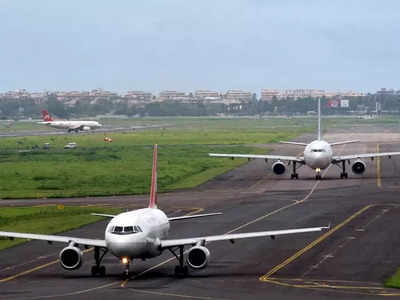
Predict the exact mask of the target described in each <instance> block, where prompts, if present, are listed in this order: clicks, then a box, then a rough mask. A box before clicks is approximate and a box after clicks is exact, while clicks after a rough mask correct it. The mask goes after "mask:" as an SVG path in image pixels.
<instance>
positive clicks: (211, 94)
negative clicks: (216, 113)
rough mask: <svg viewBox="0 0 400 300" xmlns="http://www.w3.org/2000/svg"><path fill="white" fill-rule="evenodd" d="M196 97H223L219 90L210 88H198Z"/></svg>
mask: <svg viewBox="0 0 400 300" xmlns="http://www.w3.org/2000/svg"><path fill="white" fill-rule="evenodd" d="M194 96H195V97H196V98H203V99H204V98H221V96H220V95H219V93H218V92H216V91H209V90H197V91H196V92H195V93H194Z"/></svg>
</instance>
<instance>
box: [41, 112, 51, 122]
mask: <svg viewBox="0 0 400 300" xmlns="http://www.w3.org/2000/svg"><path fill="white" fill-rule="evenodd" d="M42 116H43V121H45V122H50V121H53V118H52V117H51V116H50V115H49V112H48V111H47V110H46V109H43V110H42Z"/></svg>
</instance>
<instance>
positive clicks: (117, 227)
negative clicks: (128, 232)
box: [113, 226, 122, 233]
mask: <svg viewBox="0 0 400 300" xmlns="http://www.w3.org/2000/svg"><path fill="white" fill-rule="evenodd" d="M113 231H114V232H115V233H120V232H122V227H121V226H115V227H114V230H113Z"/></svg>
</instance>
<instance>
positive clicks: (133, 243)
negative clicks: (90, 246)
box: [107, 236, 147, 257]
mask: <svg viewBox="0 0 400 300" xmlns="http://www.w3.org/2000/svg"><path fill="white" fill-rule="evenodd" d="M146 246H147V244H146V241H144V240H143V239H137V238H136V237H135V238H132V237H128V236H116V237H113V238H111V239H109V240H108V242H107V247H108V248H109V249H110V251H111V252H112V253H113V254H114V255H115V256H118V257H122V256H127V257H135V256H140V254H141V253H143V252H145V250H146Z"/></svg>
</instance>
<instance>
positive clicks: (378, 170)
mask: <svg viewBox="0 0 400 300" xmlns="http://www.w3.org/2000/svg"><path fill="white" fill-rule="evenodd" d="M376 152H377V153H379V144H376ZM376 186H377V187H379V188H380V187H381V186H382V180H381V158H380V157H377V158H376Z"/></svg>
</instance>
